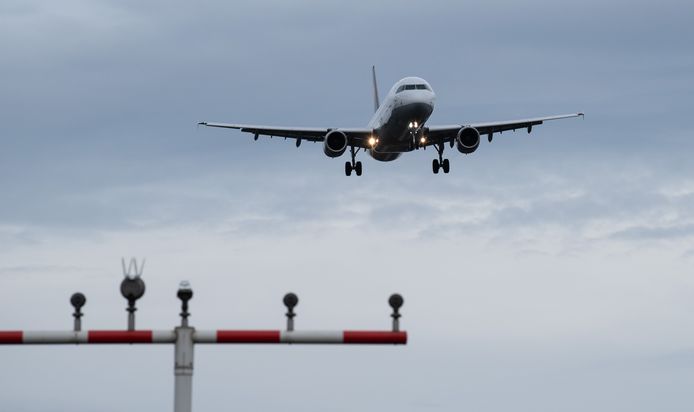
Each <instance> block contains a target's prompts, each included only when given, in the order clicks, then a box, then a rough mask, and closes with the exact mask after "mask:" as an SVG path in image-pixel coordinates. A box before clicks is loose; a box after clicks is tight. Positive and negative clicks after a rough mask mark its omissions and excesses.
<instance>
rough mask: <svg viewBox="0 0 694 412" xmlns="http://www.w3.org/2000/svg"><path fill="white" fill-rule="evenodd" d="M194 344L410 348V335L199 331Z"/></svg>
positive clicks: (335, 332) (389, 332) (385, 333)
mask: <svg viewBox="0 0 694 412" xmlns="http://www.w3.org/2000/svg"><path fill="white" fill-rule="evenodd" d="M193 341H194V342H195V343H286V344H292V343H295V344H362V345H405V344H407V332H392V331H357V330H345V331H284V330H211V331H195V333H194V335H193Z"/></svg>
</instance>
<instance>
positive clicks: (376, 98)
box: [371, 66, 381, 112]
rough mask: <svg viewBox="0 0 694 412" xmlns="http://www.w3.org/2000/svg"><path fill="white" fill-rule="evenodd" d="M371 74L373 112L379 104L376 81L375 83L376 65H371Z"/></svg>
mask: <svg viewBox="0 0 694 412" xmlns="http://www.w3.org/2000/svg"><path fill="white" fill-rule="evenodd" d="M371 75H372V77H373V82H374V112H375V111H377V110H378V106H380V105H381V103H379V100H378V83H376V66H371Z"/></svg>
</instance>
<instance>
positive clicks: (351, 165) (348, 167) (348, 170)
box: [345, 146, 362, 176]
mask: <svg viewBox="0 0 694 412" xmlns="http://www.w3.org/2000/svg"><path fill="white" fill-rule="evenodd" d="M358 151H359V149H357V150H354V146H350V148H349V153H350V155H352V161H351V162H345V176H351V175H352V171H354V172H355V173H356V174H357V176H361V170H362V169H361V162H357V161H356V157H357V152H358Z"/></svg>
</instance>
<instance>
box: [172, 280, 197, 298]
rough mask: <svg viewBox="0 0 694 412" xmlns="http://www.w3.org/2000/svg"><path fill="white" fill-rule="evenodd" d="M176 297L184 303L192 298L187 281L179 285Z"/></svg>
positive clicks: (191, 290) (191, 291)
mask: <svg viewBox="0 0 694 412" xmlns="http://www.w3.org/2000/svg"><path fill="white" fill-rule="evenodd" d="M176 295H177V296H178V298H179V299H181V300H182V301H184V302H187V301H189V300H190V299H191V298H192V297H193V289H191V288H190V283H189V282H188V281H187V280H184V281H182V282H181V283H180V284H179V286H178V293H177V294H176Z"/></svg>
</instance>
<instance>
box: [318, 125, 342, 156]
mask: <svg viewBox="0 0 694 412" xmlns="http://www.w3.org/2000/svg"><path fill="white" fill-rule="evenodd" d="M345 150H347V135H346V134H344V133H342V132H341V131H339V130H333V131H330V132H328V134H326V135H325V140H324V141H323V152H324V153H325V155H326V156H328V157H339V156H342V154H343V153H344V152H345Z"/></svg>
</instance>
